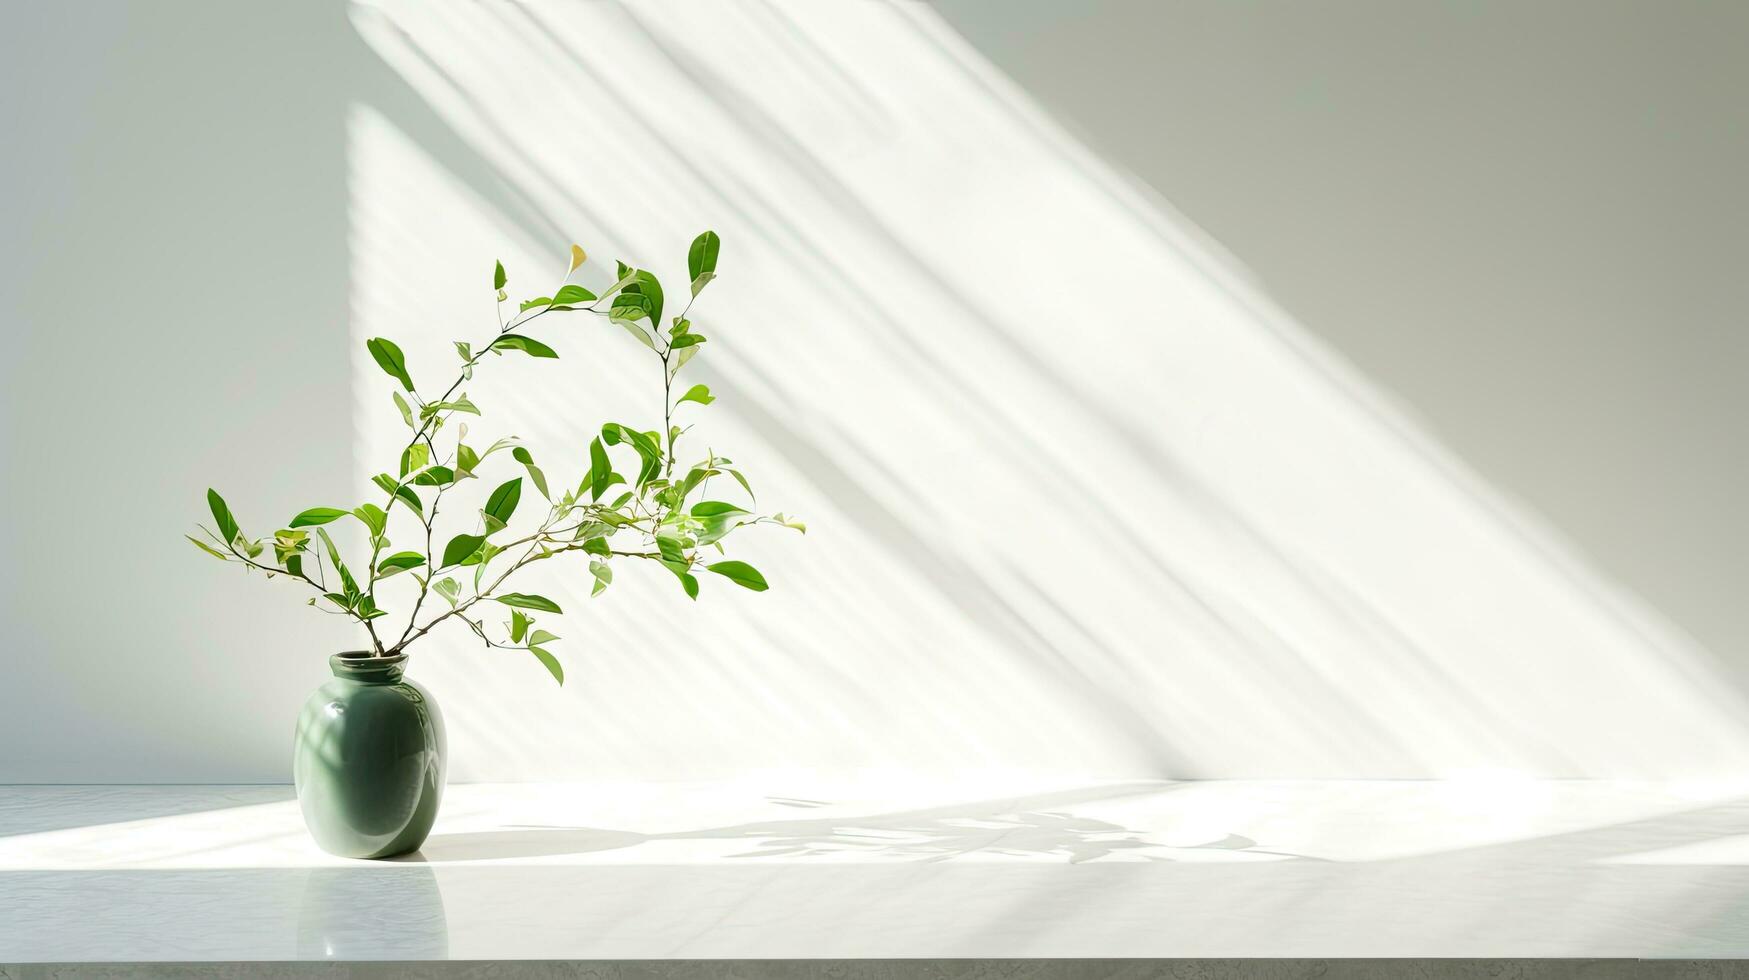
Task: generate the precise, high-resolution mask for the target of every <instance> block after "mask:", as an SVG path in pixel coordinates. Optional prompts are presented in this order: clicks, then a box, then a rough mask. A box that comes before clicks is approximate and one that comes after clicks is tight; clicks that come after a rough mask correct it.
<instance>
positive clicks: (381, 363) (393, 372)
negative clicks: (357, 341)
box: [364, 337, 413, 391]
mask: <svg viewBox="0 0 1749 980" xmlns="http://www.w3.org/2000/svg"><path fill="white" fill-rule="evenodd" d="M364 346H365V348H366V349H367V350H369V351H370V356H371V357H374V358H376V362H377V367H380V368H382V369H383V372H384V373H385V374H387V375H388V376H389V377H391V378H394V379H395V380H397V381H399V382H401V387H403V388H405V389H407V390H408V391H412V390H413V379H412V378H411V377H409V376H408V374H407V358H406V356H405V355H403V354H402V353H401V348H399V347H397V346H395V342H394V341H392V340H389V339H388V338H386V337H372V338H371V339H369V340H367V341H365V342H364Z"/></svg>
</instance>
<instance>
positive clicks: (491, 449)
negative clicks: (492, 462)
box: [480, 436, 516, 459]
mask: <svg viewBox="0 0 1749 980" xmlns="http://www.w3.org/2000/svg"><path fill="white" fill-rule="evenodd" d="M514 445H516V437H515V436H505V437H504V438H502V439H500V440H498V441H497V442H494V443H492V444H491V445H490V446H487V447H486V451H485V452H483V453H481V454H480V458H481V459H485V458H486V457H487V456H490V455H492V454H493V453H495V452H497V451H498V450H500V449H508V448H510V447H511V446H514Z"/></svg>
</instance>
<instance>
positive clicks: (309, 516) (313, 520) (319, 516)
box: [286, 507, 349, 527]
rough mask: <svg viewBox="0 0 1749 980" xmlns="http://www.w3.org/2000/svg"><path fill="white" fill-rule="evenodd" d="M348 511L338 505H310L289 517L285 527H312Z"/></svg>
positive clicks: (336, 518)
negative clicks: (288, 522) (307, 508)
mask: <svg viewBox="0 0 1749 980" xmlns="http://www.w3.org/2000/svg"><path fill="white" fill-rule="evenodd" d="M348 513H349V512H348V511H344V510H341V509H340V508H338V507H311V508H310V509H309V510H306V511H304V512H303V513H301V514H299V515H298V516H296V517H294V518H292V519H291V523H290V524H288V525H286V526H287V527H314V526H315V525H317V524H327V523H329V522H331V521H337V520H339V519H341V518H342V517H345V516H346V515H347V514H348Z"/></svg>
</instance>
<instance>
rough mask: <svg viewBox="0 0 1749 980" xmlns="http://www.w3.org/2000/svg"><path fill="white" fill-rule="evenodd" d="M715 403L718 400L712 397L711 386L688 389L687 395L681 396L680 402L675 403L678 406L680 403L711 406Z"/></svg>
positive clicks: (696, 386)
mask: <svg viewBox="0 0 1749 980" xmlns="http://www.w3.org/2000/svg"><path fill="white" fill-rule="evenodd" d="M714 401H716V398H715V397H713V396H712V395H711V389H710V386H708V385H693V386H692V387H690V388H688V389H686V394H684V395H681V396H680V401H679V402H675V403H674V404H676V405H678V404H680V402H698V403H699V404H700V405H709V404H710V403H711V402H714Z"/></svg>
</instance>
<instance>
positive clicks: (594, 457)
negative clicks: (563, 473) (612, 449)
mask: <svg viewBox="0 0 1749 980" xmlns="http://www.w3.org/2000/svg"><path fill="white" fill-rule="evenodd" d="M612 473H613V463H612V461H611V460H609V459H608V458H607V447H605V446H603V445H602V444H601V439H600V438H599V437H597V438H595V439H591V440H590V441H589V497H590V499H591V500H600V499H601V495H602V494H604V493H606V492H607V487H608V482H607V478H608V476H609V475H610V474H612Z"/></svg>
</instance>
